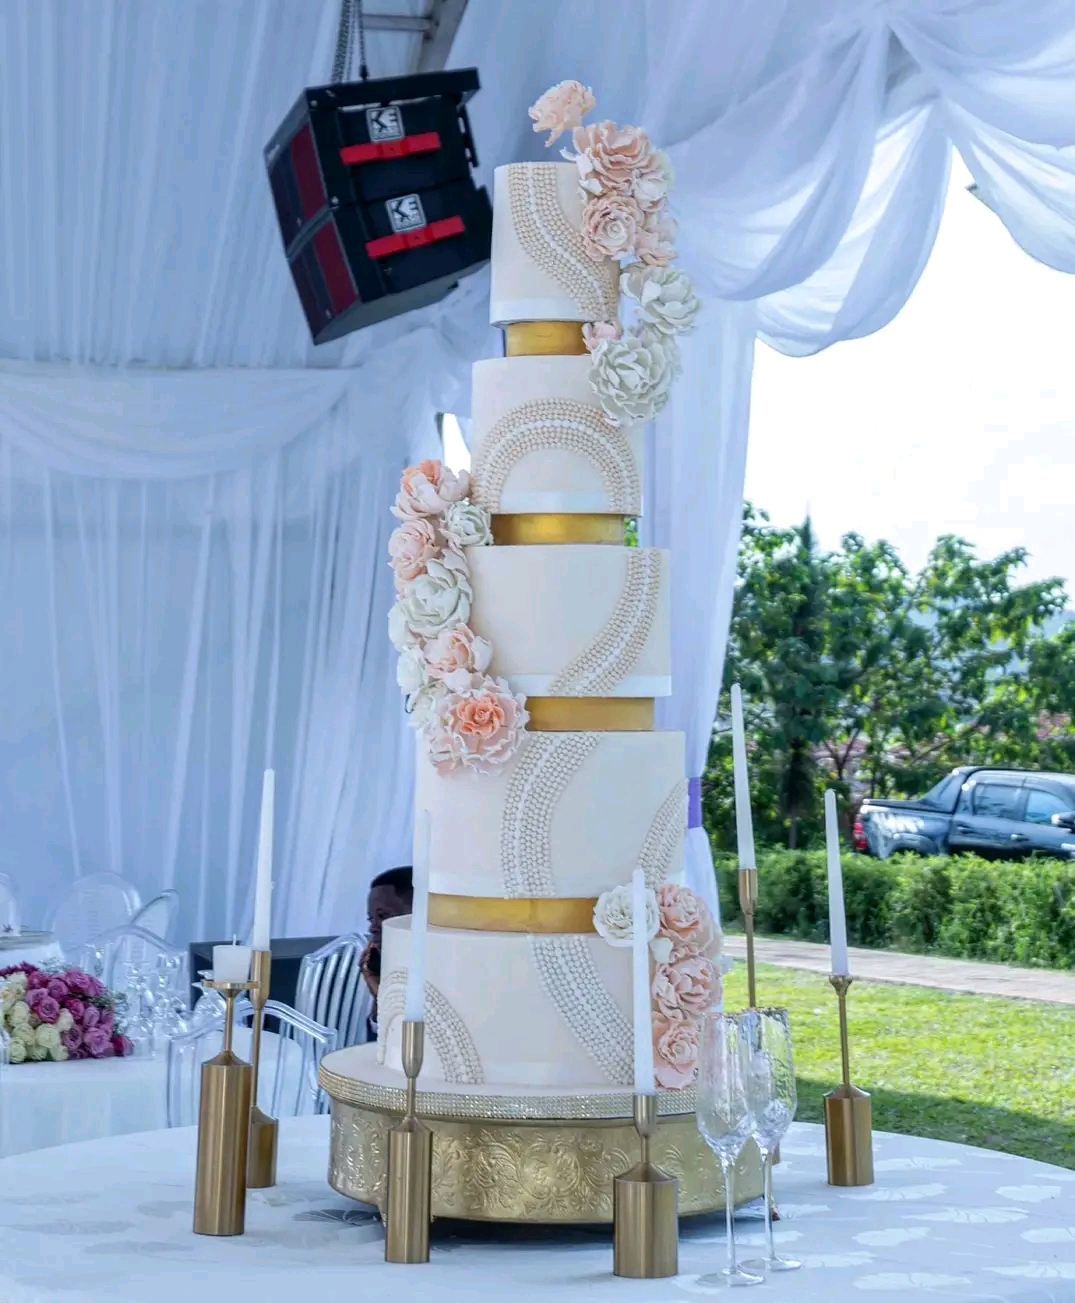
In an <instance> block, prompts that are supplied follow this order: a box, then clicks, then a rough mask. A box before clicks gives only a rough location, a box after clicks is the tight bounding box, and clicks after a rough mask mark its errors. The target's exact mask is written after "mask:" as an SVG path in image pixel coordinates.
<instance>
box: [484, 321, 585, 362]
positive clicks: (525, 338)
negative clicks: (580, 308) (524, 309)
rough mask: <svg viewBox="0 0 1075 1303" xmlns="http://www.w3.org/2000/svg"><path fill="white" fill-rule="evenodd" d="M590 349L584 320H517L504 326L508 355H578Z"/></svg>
mask: <svg viewBox="0 0 1075 1303" xmlns="http://www.w3.org/2000/svg"><path fill="white" fill-rule="evenodd" d="M586 351H587V349H586V341H585V340H584V339H583V338H582V322H581V321H517V322H516V323H515V324H514V325H511V326H505V327H504V354H505V356H506V357H534V356H537V355H545V356H551V355H559V356H561V357H563V356H567V357H578V356H581V355H582V354H583V353H585V352H586Z"/></svg>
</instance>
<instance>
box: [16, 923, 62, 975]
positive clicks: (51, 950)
mask: <svg viewBox="0 0 1075 1303" xmlns="http://www.w3.org/2000/svg"><path fill="white" fill-rule="evenodd" d="M62 962H63V950H62V949H61V948H60V943H59V942H58V941H57V940H56V938H55V937H54V936H53V935H52V933H51V932H15V933H10V934H7V935H4V936H0V968H13V967H14V966H15V965H16V964H59V963H62Z"/></svg>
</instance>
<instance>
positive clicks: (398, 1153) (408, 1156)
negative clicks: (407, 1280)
mask: <svg viewBox="0 0 1075 1303" xmlns="http://www.w3.org/2000/svg"><path fill="white" fill-rule="evenodd" d="M425 1030H426V1025H425V1023H424V1022H418V1021H414V1022H411V1021H405V1022H404V1024H403V1071H404V1072H405V1073H406V1076H407V1104H406V1108H405V1111H404V1114H403V1118H402V1120H401V1122H400V1124H399V1126H397V1127H393V1128H392V1130H391V1131H390V1132H389V1133H388V1172H387V1187H388V1190H387V1197H386V1201H385V1202H386V1208H385V1239H384V1260H385V1262H428V1261H429V1224H430V1222H431V1220H432V1215H431V1212H430V1204H431V1196H432V1189H433V1133H432V1131H430V1130H429V1128H428V1127H426V1126H423V1125H422V1123H421V1122H419V1121H418V1116H417V1099H418V1074H419V1073H420V1072H421V1071H422V1058H423V1055H424V1052H425Z"/></svg>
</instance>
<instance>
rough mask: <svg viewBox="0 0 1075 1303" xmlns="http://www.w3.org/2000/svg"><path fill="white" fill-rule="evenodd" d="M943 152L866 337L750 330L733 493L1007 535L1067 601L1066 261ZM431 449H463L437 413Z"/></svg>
mask: <svg viewBox="0 0 1075 1303" xmlns="http://www.w3.org/2000/svg"><path fill="white" fill-rule="evenodd" d="M969 182H970V176H969V174H968V173H967V171H966V169H965V167H964V166H963V164H962V162H961V161H960V160H959V159H958V158H957V160H956V166H955V168H954V169H953V176H952V185H951V188H950V191H949V195H948V202H947V205H946V208H945V213H944V218H943V221H942V223H941V229H940V233H939V235H938V239H937V244H936V247H935V248H934V251H933V256H932V258H931V259H930V262H929V263H928V265H927V267H926V270H925V273H924V274H923V276H922V279H921V281H920V282H919V284H918V287H917V288H916V289H915V291H914V293H913V294H912V295H911V298H910V300H909V301H908V303H907V305H906V306H905V307H904V309H903V311H902V312H901V313H900V314H899V315H898V316H897V317H896V318H895V320H894V321H892V322H891V323H890V324H889V325H888V326H886V327H885V328H884V329H883V330H881V331H878V333H877V334H875V335H871V336H870V337H869V338H867V339H861V340H853V341H850V342H848V343H844V344H837V345H835V346H834V347H832V348H830V349H827V350H826V351H825V352H823V353H820V354H818V355H817V356H816V357H808V358H789V357H784V356H783V355H781V354H779V353H776V352H774V351H773V350H772V349H771V348H769V347H768V346H766V345H765V344H762V343H759V344H758V348H757V356H756V361H755V371H754V388H753V396H752V410H751V428H750V447H749V453H748V459H747V477H746V495H747V497H748V498H749V499H750V501H752V502H753V503H754V504H755V505H756V506H758V507H761V508H763V509H764V510H765V511H767V512H768V513H769V515H770V518H771V519H772V521H773V523H774V524H777V525H791V524H797V523H799V522H800V521H801V520H802V519H803V517H804V516H805V515H806V514H807V513H809V514H810V515H811V516H812V517H813V521H814V525H815V527H816V529H817V533H818V537H819V540H820V542H821V545H822V546H823V547H826V548H831V547H835V546H837V544H838V543H839V540H840V537H841V535H843V534H845V533H847V532H849V531H855V532H857V533H860V534H862V535H864V536H865V537H866V538H867V539H871V540H872V539H876V538H887V539H888V540H889V541H890V542H892V543H894V544H895V545H896V547H897V548H898V549H899V551H900V554H901V555H902V557H903V558H904V560H905V562H906V563H907V564H908V565H910V566H911V567H912V568H917V567H918V566H920V565H921V564H922V562H923V561H924V560H925V558H926V555H927V553H928V552H929V549H930V547H931V545H932V544H933V542H934V540H935V539H936V538H937V537H938V536H939V535H941V534H946V533H953V534H959V535H962V536H963V537H964V538H967V539H969V540H970V541H971V542H972V543H974V544H975V545H976V546H977V547H978V549H979V552H980V554H981V555H982V556H995V555H996V554H997V553H999V552H1002V551H1004V550H1005V549H1007V548H1011V547H1025V548H1026V549H1027V550H1028V551H1029V553H1030V560H1029V564H1028V566H1027V568H1026V570H1025V571H1024V572H1023V573H1024V575H1025V576H1026V578H1028V579H1031V578H1032V579H1042V578H1047V577H1051V576H1054V575H1058V576H1060V577H1061V578H1063V579H1065V580H1066V581H1067V583H1068V591H1069V593H1070V594H1071V596H1072V605H1073V606H1075V276H1066V275H1064V274H1063V273H1061V272H1057V271H1053V270H1052V269H1051V268H1049V267H1045V266H1043V265H1042V264H1041V263H1038V262H1035V261H1034V260H1033V259H1032V258H1031V257H1029V255H1027V254H1025V253H1024V252H1023V251H1022V250H1021V249H1020V248H1019V247H1018V245H1017V244H1016V243H1015V241H1014V240H1012V238H1011V236H1009V235H1008V233H1007V231H1006V230H1005V228H1004V227H1003V226H1002V225H1001V223H1000V221H999V220H998V219H997V218H996V217H995V216H994V215H993V214H992V213H991V212H990V211H989V210H988V209H987V208H986V207H985V206H984V205H983V204H981V203H980V202H979V201H978V200H977V199H975V198H974V197H973V196H972V195H970V194H968V193H967V189H966V187H967V185H968V184H969ZM445 424H446V428H445V454H446V460H447V461H448V463H449V465H452V466H461V465H469V457H468V455H467V452H466V447H465V445H464V443H463V440H462V438H461V436H460V435H459V431H458V427H457V426H456V425H455V422H454V420H448V421H446V423H445Z"/></svg>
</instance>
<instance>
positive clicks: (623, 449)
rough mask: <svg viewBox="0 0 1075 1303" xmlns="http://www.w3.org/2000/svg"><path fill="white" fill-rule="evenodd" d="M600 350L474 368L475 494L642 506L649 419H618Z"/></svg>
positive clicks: (493, 504)
mask: <svg viewBox="0 0 1075 1303" xmlns="http://www.w3.org/2000/svg"><path fill="white" fill-rule="evenodd" d="M589 370H590V358H589V355H588V354H586V355H584V356H581V357H559V356H553V357H541V356H537V357H499V358H490V359H488V360H487V361H484V362H477V363H475V365H474V372H473V377H474V379H473V406H472V410H473V414H474V434H473V444H472V451H473V454H474V463H473V470H472V479H473V493H474V498H475V500H476V501H478V502H480V503H481V504H482V505H483V506H486V507H488V508H489V510H490V511H493V512H504V513H513V512H520V513H525V512H597V513H600V512H609V513H618V514H621V515H624V516H637V515H639V514H640V512H641V510H642V427H641V426H637V425H636V426H624V427H617V426H614V425H613V424H612V423H611V422H610V421H609V420H608V419H607V417H606V416H605V414H604V413H603V412H602V411H601V408H600V405H599V404H598V402H597V399H596V397H595V396H594V391H593V387H592V386H591V384H590V381H589Z"/></svg>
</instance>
